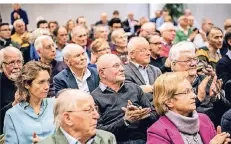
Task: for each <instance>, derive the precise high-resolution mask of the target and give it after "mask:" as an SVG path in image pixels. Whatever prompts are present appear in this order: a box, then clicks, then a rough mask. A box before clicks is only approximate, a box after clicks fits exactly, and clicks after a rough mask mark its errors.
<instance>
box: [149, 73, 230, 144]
mask: <svg viewBox="0 0 231 144" xmlns="http://www.w3.org/2000/svg"><path fill="white" fill-rule="evenodd" d="M153 96H155V97H154V99H155V100H154V105H155V109H156V111H157V113H158V114H159V115H161V117H160V118H159V120H158V121H157V122H155V123H154V124H153V125H152V126H151V127H150V128H149V129H148V131H147V133H148V134H147V135H148V136H147V144H224V143H228V142H230V141H231V140H230V139H229V136H230V134H229V133H225V132H224V133H221V129H220V127H218V130H217V135H216V131H215V128H214V125H213V123H212V122H211V120H210V119H209V117H208V116H206V115H205V114H200V113H197V112H196V104H195V98H196V95H195V94H194V92H193V88H192V86H191V84H190V82H189V81H188V80H187V74H186V73H183V72H174V73H165V74H163V75H161V76H159V77H158V78H157V80H156V81H155V84H154V95H153Z"/></svg>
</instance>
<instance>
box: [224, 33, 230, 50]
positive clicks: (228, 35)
mask: <svg viewBox="0 0 231 144" xmlns="http://www.w3.org/2000/svg"><path fill="white" fill-rule="evenodd" d="M229 39H231V31H227V32H226V34H225V37H224V41H225V44H226V45H227V47H228V49H229V50H231V45H230V44H229V43H228V40H229Z"/></svg>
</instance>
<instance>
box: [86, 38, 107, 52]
mask: <svg viewBox="0 0 231 144" xmlns="http://www.w3.org/2000/svg"><path fill="white" fill-rule="evenodd" d="M105 44H107V45H108V42H107V41H106V40H104V39H101V38H98V39H96V40H94V41H93V42H92V43H91V46H90V48H91V51H92V52H93V53H95V52H97V49H98V48H100V47H102V46H104V45H105Z"/></svg>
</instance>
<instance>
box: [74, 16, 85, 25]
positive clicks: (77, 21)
mask: <svg viewBox="0 0 231 144" xmlns="http://www.w3.org/2000/svg"><path fill="white" fill-rule="evenodd" d="M80 18H85V17H84V16H79V17H78V18H77V19H76V23H77V24H78V23H79V19H80Z"/></svg>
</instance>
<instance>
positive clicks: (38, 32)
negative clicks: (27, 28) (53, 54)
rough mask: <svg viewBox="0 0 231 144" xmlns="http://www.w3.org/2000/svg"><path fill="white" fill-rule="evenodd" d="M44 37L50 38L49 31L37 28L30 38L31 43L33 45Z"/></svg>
mask: <svg viewBox="0 0 231 144" xmlns="http://www.w3.org/2000/svg"><path fill="white" fill-rule="evenodd" d="M42 35H48V36H50V32H49V30H48V29H43V28H37V29H36V30H34V31H33V32H32V34H31V37H30V42H31V43H34V42H35V40H36V39H37V38H38V37H40V36H42Z"/></svg>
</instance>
